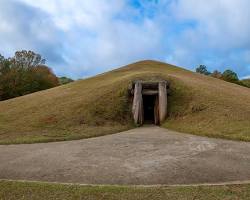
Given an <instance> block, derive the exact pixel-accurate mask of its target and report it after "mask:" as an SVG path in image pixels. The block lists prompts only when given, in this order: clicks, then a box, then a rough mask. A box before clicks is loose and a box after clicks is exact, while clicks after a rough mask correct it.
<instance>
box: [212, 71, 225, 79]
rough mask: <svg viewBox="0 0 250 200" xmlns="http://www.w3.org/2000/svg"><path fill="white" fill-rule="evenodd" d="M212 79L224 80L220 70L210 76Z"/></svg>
mask: <svg viewBox="0 0 250 200" xmlns="http://www.w3.org/2000/svg"><path fill="white" fill-rule="evenodd" d="M210 75H211V76H212V77H214V78H218V79H221V78H222V74H221V72H220V71H218V70H214V71H213V73H211V74H210Z"/></svg>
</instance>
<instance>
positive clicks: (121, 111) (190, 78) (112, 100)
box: [0, 61, 250, 144]
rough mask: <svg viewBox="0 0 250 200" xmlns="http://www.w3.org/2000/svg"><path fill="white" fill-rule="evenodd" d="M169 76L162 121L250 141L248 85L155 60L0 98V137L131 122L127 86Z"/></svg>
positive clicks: (96, 131)
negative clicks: (0, 99) (141, 80)
mask: <svg viewBox="0 0 250 200" xmlns="http://www.w3.org/2000/svg"><path fill="white" fill-rule="evenodd" d="M158 78H163V79H167V80H168V81H169V82H170V89H171V92H170V96H169V104H168V111H169V117H168V119H167V120H166V122H165V123H164V124H163V125H162V126H163V127H166V128H169V129H173V130H177V131H181V132H185V133H192V134H197V135H206V136H211V137H220V138H228V139H236V140H245V141H250V89H249V88H245V87H242V86H239V85H235V84H231V83H228V82H224V81H222V80H218V79H215V78H212V77H208V76H203V75H200V74H197V73H193V72H190V71H188V70H184V69H182V68H179V67H175V66H172V65H169V64H165V63H161V62H155V61H141V62H137V63H134V64H131V65H128V66H125V67H122V68H119V69H117V70H113V71H110V72H107V73H104V74H101V75H98V76H95V77H92V78H88V79H85V80H80V81H76V82H73V83H70V84H67V85H63V86H59V87H56V88H53V89H49V90H45V91H41V92H37V93H33V94H30V95H26V96H23V97H18V98H15V99H11V100H7V101H3V102H0V143H2V144H8V143H32V142H47V141H60V140H71V139H79V138H87V137H94V136H100V135H105V134H111V133H115V132H118V131H122V130H126V129H130V128H133V127H134V125H133V122H132V119H131V111H130V110H131V101H130V99H129V97H128V87H129V84H130V83H131V81H133V80H135V79H143V80H155V79H158Z"/></svg>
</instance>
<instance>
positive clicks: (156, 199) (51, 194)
mask: <svg viewBox="0 0 250 200" xmlns="http://www.w3.org/2000/svg"><path fill="white" fill-rule="evenodd" d="M0 199H2V200H12V199H13V200H16V199H19V200H22V199H23V200H24V199H30V200H40V199H41V200H42V199H46V200H50V199H51V200H52V199H53V200H56V199H58V200H59V199H64V200H73V199H74V200H76V199H78V200H94V199H101V200H131V199H133V200H168V199H171V200H172V199H178V200H189V199H190V200H191V199H192V200H193V199H196V200H198V199H202V200H239V199H241V200H245V199H250V185H249V184H244V185H228V186H226V185H225V186H171V187H163V186H162V187H133V186H130V187H129V186H79V185H63V184H49V183H28V182H11V181H10V182H8V181H0Z"/></svg>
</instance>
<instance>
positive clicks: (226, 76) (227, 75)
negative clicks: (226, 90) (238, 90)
mask: <svg viewBox="0 0 250 200" xmlns="http://www.w3.org/2000/svg"><path fill="white" fill-rule="evenodd" d="M222 79H223V80H224V81H228V82H231V83H237V82H238V81H239V78H238V75H237V74H236V73H235V72H234V71H232V70H230V69H227V70H225V71H224V72H223V73H222Z"/></svg>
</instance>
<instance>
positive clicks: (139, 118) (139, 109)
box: [132, 82, 143, 125]
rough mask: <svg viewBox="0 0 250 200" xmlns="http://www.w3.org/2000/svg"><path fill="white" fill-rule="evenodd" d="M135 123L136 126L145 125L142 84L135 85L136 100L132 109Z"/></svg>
mask: <svg viewBox="0 0 250 200" xmlns="http://www.w3.org/2000/svg"><path fill="white" fill-rule="evenodd" d="M132 112H133V117H134V122H135V123H136V124H139V125H142V124H143V99H142V84H141V83H140V82H136V83H135V88H134V99H133V107H132Z"/></svg>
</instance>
